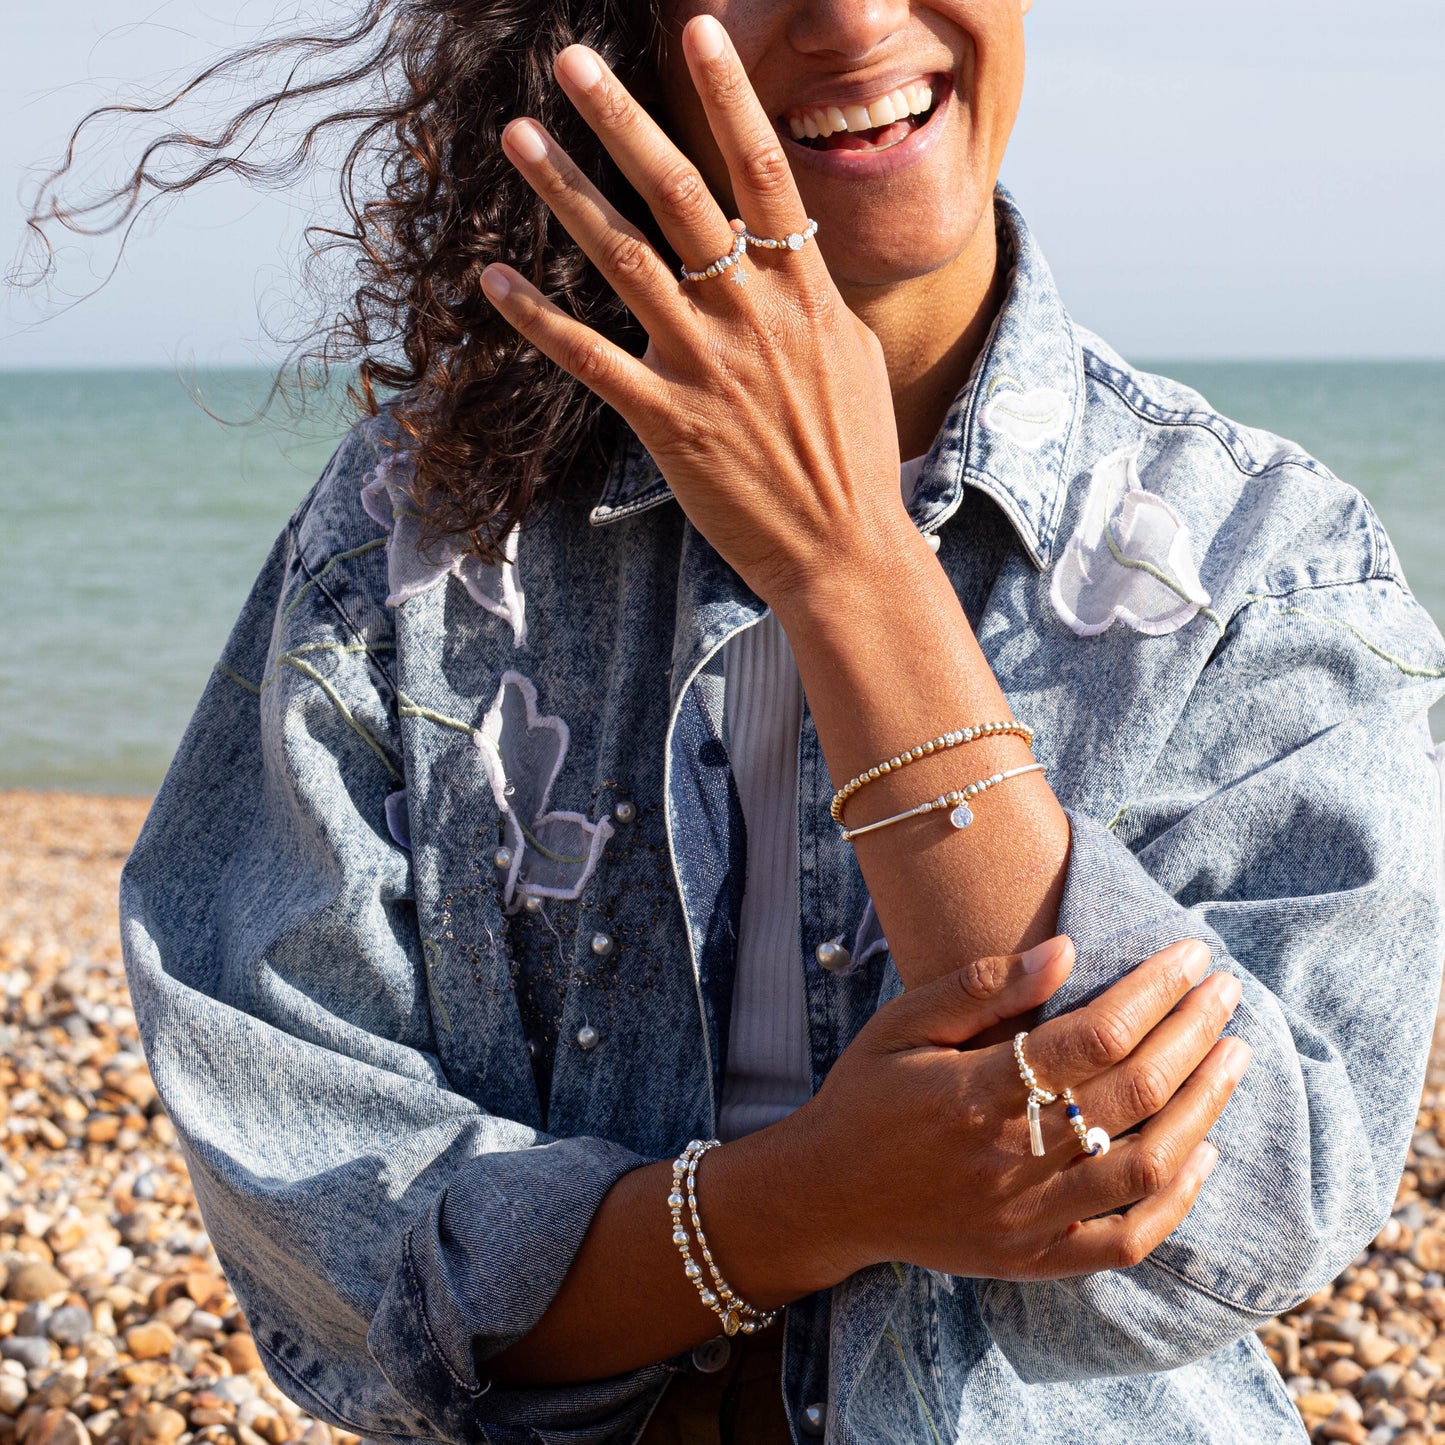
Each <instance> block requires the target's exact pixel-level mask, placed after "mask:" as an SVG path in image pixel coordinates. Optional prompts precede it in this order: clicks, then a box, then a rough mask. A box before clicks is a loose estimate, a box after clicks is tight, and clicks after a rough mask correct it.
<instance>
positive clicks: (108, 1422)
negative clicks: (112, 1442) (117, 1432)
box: [85, 1410, 120, 1440]
mask: <svg viewBox="0 0 1445 1445" xmlns="http://www.w3.org/2000/svg"><path fill="white" fill-rule="evenodd" d="M119 1419H120V1411H119V1410H97V1411H96V1412H95V1414H94V1415H87V1416H86V1417H85V1428H86V1429H87V1430H89V1431H90V1433H91V1436H92V1437H93V1438H95V1439H97V1440H99V1439H101V1438H102V1437H103V1436H106V1435H109V1434H110V1432H111V1431H112V1430H113V1429H114V1428H115V1423H116V1421H117V1420H119Z"/></svg>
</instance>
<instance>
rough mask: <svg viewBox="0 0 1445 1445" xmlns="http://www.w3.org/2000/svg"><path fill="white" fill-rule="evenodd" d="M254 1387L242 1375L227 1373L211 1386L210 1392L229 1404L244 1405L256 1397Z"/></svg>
mask: <svg viewBox="0 0 1445 1445" xmlns="http://www.w3.org/2000/svg"><path fill="white" fill-rule="evenodd" d="M256 1393H257V1392H256V1387H255V1385H253V1384H252V1383H251V1382H250V1380H248V1379H247V1378H246V1377H245V1376H244V1375H227V1376H226V1378H225V1379H224V1380H217V1381H216V1383H215V1384H214V1385H212V1386H211V1394H213V1395H215V1396H217V1397H218V1398H220V1399H222V1400H225V1401H226V1402H227V1403H229V1404H231V1405H244V1404H245V1403H246V1401H247V1400H254V1399H255V1398H256Z"/></svg>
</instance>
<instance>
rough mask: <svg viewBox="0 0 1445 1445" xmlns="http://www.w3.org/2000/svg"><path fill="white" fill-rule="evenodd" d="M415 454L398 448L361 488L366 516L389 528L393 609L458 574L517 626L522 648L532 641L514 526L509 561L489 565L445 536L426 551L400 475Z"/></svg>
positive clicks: (476, 596) (506, 546)
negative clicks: (529, 638) (519, 572)
mask: <svg viewBox="0 0 1445 1445" xmlns="http://www.w3.org/2000/svg"><path fill="white" fill-rule="evenodd" d="M410 460H411V453H410V452H405V451H401V452H395V453H392V454H391V455H388V456H386V457H383V458H382V460H381V461H380V462H379V463H378V464H377V467H376V470H375V472H373V474H372V479H371V480H370V481H369V482H368V483H367V484H366V485H365V486H364V487H363V488H362V489H361V505H362V507H363V509H364V510H365V512H366V515H367V516H368V517H370V518H371V519H372V521H374V522H378V523H380V525H381V526H383V527H385V528H386V531H387V539H386V567H387V574H386V575H387V588H388V594H389V595H388V596H387V599H386V605H387V606H388V607H400V606H401V604H402V603H403V602H406V601H409V600H410V599H411V598H413V597H418V596H420V595H421V594H422V593H423V592H427V591H429V590H430V589H431V588H433V587H435V586H436V585H437V584H438V583H439V582H442V581H444V580H445V579H446V578H448V577H455V578H457V579H458V580H459V581H460V582H461V584H462V586H464V587H465V588H466V589H467V592H468V594H469V595H470V596H471V598H472V600H473V601H475V602H478V603H480V604H481V605H482V606H483V607H485V608H486V609H487V611H488V612H491V613H494V614H495V615H496V616H498V617H500V618H501V619H502V620H503V621H504V622H507V623H508V624H510V626H511V628H512V641H513V643H514V645H515V646H517V647H524V646H526V642H527V599H526V596H525V594H524V593H523V591H522V585H521V580H520V578H519V575H518V571H517V540H518V535H519V532H520V529H519V528H517V527H513V528H512V530H511V531H510V532H509V533H508V534H507V539H506V541H505V542H504V543H503V558H504V560H503V561H502V562H501V563H498V564H494V565H493V564H488V563H486V562H483V561H481V560H480V559H479V558H477V557H475V556H473V555H472V554H471V553H470V552H467V551H464V550H463V549H462V548H461V546H460V545H459V544H458V543H457V542H455V541H453V540H451V539H448V538H442V539H441V540H440V541H438V542H436V543H434V544H433V545H432V546H431V547H429V548H428V549H427V550H426V551H423V549H422V547H421V517H420V516H419V514H418V513H417V511H416V509H415V506H414V504H413V503H412V500H411V498H410V496H409V495H408V493H407V490H406V485H405V483H404V482H403V481H402V480H399V478H398V473H401V474H403V475H404V474H405V472H406V470H407V465H408V463H409V462H410Z"/></svg>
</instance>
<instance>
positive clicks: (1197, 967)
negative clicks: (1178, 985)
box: [1180, 938, 1210, 983]
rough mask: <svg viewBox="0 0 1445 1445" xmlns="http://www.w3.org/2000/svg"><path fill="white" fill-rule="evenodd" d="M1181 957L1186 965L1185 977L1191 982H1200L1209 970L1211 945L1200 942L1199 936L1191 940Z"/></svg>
mask: <svg viewBox="0 0 1445 1445" xmlns="http://www.w3.org/2000/svg"><path fill="white" fill-rule="evenodd" d="M1180 957H1181V959H1182V961H1183V965H1184V977H1185V978H1187V979H1188V980H1189V982H1190V983H1198V982H1199V980H1200V979H1201V978H1203V977H1204V975H1205V974H1206V973H1208V972H1209V959H1210V954H1209V946H1208V945H1207V944H1204V943H1200V941H1199V940H1198V939H1197V938H1194V939H1191V940H1190V941H1189V946H1188V947H1187V948H1186V949H1185V950H1184V952H1183V953H1182V954H1181V955H1180Z"/></svg>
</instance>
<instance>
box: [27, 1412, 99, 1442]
mask: <svg viewBox="0 0 1445 1445" xmlns="http://www.w3.org/2000/svg"><path fill="white" fill-rule="evenodd" d="M25 1445H90V1432H89V1431H88V1430H87V1429H86V1428H85V1425H84V1423H83V1422H82V1421H81V1420H80V1418H79V1417H78V1416H76V1415H72V1414H71V1413H70V1411H69V1410H59V1409H55V1410H47V1411H46V1412H45V1413H44V1414H43V1415H42V1416H41V1417H40V1418H39V1419H38V1420H37V1421H36V1422H35V1423H34V1424H33V1425H32V1426H31V1427H30V1429H29V1431H27V1433H26V1436H25Z"/></svg>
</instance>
